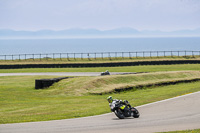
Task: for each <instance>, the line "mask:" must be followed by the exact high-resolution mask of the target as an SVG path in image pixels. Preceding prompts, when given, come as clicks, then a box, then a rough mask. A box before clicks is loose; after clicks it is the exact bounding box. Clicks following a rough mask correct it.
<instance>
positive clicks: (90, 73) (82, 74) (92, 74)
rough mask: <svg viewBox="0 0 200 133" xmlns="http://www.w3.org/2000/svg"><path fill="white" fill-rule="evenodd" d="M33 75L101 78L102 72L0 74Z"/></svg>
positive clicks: (113, 73)
mask: <svg viewBox="0 0 200 133" xmlns="http://www.w3.org/2000/svg"><path fill="white" fill-rule="evenodd" d="M110 74H111V75H117V74H137V73H124V72H111V73H110ZM31 75H33V76H34V75H51V76H101V73H100V72H42V73H0V76H31Z"/></svg>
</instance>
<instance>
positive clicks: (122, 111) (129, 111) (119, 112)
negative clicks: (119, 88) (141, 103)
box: [110, 101, 140, 119]
mask: <svg viewBox="0 0 200 133" xmlns="http://www.w3.org/2000/svg"><path fill="white" fill-rule="evenodd" d="M110 108H111V111H112V112H114V113H115V115H116V116H117V117H118V118H119V119H124V118H125V117H131V116H132V117H134V118H139V116H140V113H139V111H138V110H137V109H136V108H134V107H131V108H130V107H128V106H126V105H123V104H120V101H113V102H112V104H111V105H110Z"/></svg>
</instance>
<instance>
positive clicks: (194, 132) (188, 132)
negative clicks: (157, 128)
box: [160, 129, 200, 133]
mask: <svg viewBox="0 0 200 133" xmlns="http://www.w3.org/2000/svg"><path fill="white" fill-rule="evenodd" d="M160 133H200V129H194V130H184V131H171V132H160Z"/></svg>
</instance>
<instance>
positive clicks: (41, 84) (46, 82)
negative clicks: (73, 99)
mask: <svg viewBox="0 0 200 133" xmlns="http://www.w3.org/2000/svg"><path fill="white" fill-rule="evenodd" d="M67 78H72V77H60V78H53V79H36V80H35V89H44V88H47V87H49V86H51V85H53V84H54V83H55V82H58V81H60V80H62V79H67Z"/></svg>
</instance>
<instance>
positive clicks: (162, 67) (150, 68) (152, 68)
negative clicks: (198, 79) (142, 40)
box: [0, 64, 200, 73]
mask: <svg viewBox="0 0 200 133" xmlns="http://www.w3.org/2000/svg"><path fill="white" fill-rule="evenodd" d="M105 70H109V71H110V72H157V71H183V70H184V71H185V70H195V71H200V64H179V65H146V66H124V67H92V68H27V69H0V73H30V72H31V73H32V72H99V73H100V72H104V71H105Z"/></svg>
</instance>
